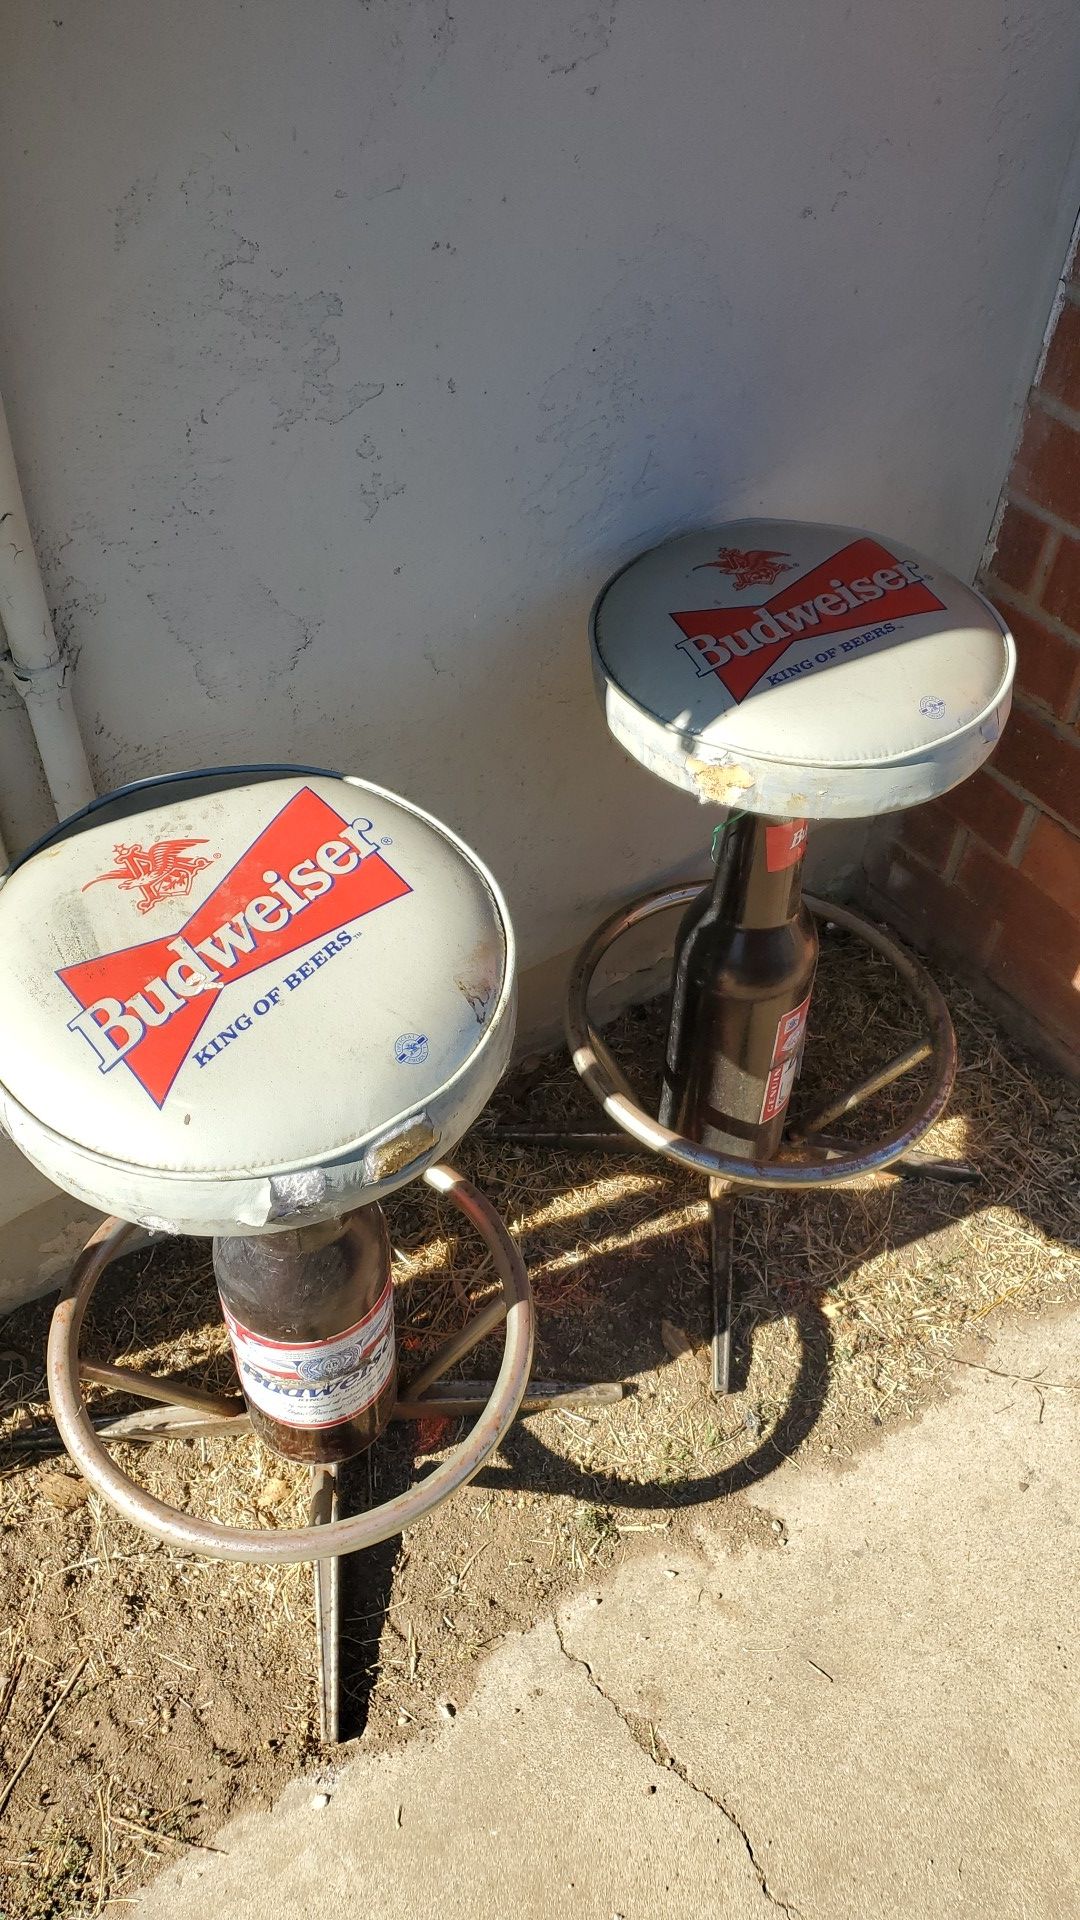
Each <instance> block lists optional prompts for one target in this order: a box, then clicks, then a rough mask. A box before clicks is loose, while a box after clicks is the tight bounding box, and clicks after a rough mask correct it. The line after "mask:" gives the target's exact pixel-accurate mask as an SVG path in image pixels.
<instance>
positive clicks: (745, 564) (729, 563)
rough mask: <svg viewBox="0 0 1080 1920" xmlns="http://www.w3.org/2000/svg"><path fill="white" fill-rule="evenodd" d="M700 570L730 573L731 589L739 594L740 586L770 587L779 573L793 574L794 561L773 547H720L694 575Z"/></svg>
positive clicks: (741, 589)
mask: <svg viewBox="0 0 1080 1920" xmlns="http://www.w3.org/2000/svg"><path fill="white" fill-rule="evenodd" d="M704 567H715V568H716V569H717V572H719V573H730V575H731V584H732V586H733V587H734V589H735V591H736V593H741V592H742V591H743V588H744V587H771V586H772V584H773V581H774V580H779V578H780V575H781V574H782V573H792V572H794V569H795V561H794V560H793V559H792V558H791V555H790V554H788V553H778V552H777V551H776V549H775V548H773V547H751V548H749V549H744V548H743V547H721V548H720V550H719V552H718V553H717V556H716V559H715V560H703V561H702V563H701V566H699V567H695V568H694V572H695V573H700V572H701V571H702V568H704Z"/></svg>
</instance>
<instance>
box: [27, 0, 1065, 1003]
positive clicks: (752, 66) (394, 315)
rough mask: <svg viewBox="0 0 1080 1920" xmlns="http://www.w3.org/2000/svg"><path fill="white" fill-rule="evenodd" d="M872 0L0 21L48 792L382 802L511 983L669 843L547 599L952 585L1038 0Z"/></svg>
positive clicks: (432, 6) (976, 474)
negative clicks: (58, 652) (642, 591)
mask: <svg viewBox="0 0 1080 1920" xmlns="http://www.w3.org/2000/svg"><path fill="white" fill-rule="evenodd" d="M913 5H914V12H912V10H911V8H908V9H907V10H905V12H904V13H903V14H902V15H901V14H898V13H897V11H896V10H895V9H891V8H889V7H887V6H885V4H884V0H874V3H873V4H872V5H871V7H870V8H869V10H863V11H862V12H861V13H860V12H858V11H856V13H855V14H854V15H853V14H852V13H851V11H850V8H849V7H848V5H847V0H822V4H821V6H820V7H819V8H818V10H817V12H816V14H815V18H814V23H813V29H812V30H811V29H810V27H809V25H808V23H807V22H806V21H805V20H803V19H802V17H801V16H798V17H797V16H796V14H793V13H792V12H791V10H790V9H783V8H781V9H780V10H777V9H775V8H772V9H769V8H765V9H761V8H758V9H753V8H750V9H742V10H738V9H736V10H734V11H731V10H729V11H728V13H726V14H725V15H724V16H723V18H721V17H720V16H719V15H718V14H717V13H716V11H715V9H709V8H703V7H701V6H699V5H696V4H693V5H692V4H689V0H685V3H684V0H678V4H676V5H675V6H673V7H670V8H663V9H657V8H652V7H648V6H646V5H645V4H643V0H608V4H607V5H603V4H601V5H598V6H591V5H583V4H581V0H550V4H547V5H545V6H544V7H543V8H541V9H535V10H533V11H531V12H530V11H529V10H522V9H507V8H505V7H501V6H499V5H497V4H495V0H478V5H477V7H476V8H475V9H473V10H461V9H457V10H454V9H453V8H452V6H450V5H448V4H447V0H379V3H378V4H377V5H370V6H367V5H355V4H351V3H347V0H317V3H316V7H315V10H314V11H313V12H312V14H311V16H310V24H309V25H307V26H306V30H305V32H304V33H303V34H298V33H297V31H296V14H295V9H294V8H293V7H291V6H290V5H288V4H287V0H265V5H264V6H262V7H261V8H260V14H259V31H258V33H257V34H254V33H253V32H252V31H251V14H250V10H248V9H245V8H244V7H243V6H242V5H241V4H240V0H218V4H216V5H215V6H213V7H211V6H210V5H209V4H207V0H196V4H195V10H194V12H193V13H192V12H190V11H187V12H185V11H179V12H176V13H166V14H160V13H159V14H158V15H155V16H153V17H151V16H150V15H149V14H145V15H144V14H140V13H139V12H138V10H135V11H134V12H132V10H131V9H130V8H128V7H127V6H125V5H124V4H123V0H101V3H100V5H99V7H98V8H96V9H95V10H94V15H93V18H92V19H91V18H90V17H89V16H87V17H86V18H83V17H82V15H79V14H71V15H70V17H65V24H64V27H63V30H62V31H61V30H58V29H55V28H53V27H52V25H51V22H50V21H49V19H48V18H47V17H46V16H44V15H43V16H42V17H41V18H40V19H38V18H37V17H36V16H34V18H33V19H28V24H27V28H26V32H25V34H22V35H21V36H20V37H19V40H18V42H17V44H13V45H12V47H11V49H10V50H9V59H8V62H7V65H6V68H5V71H4V73H3V74H2V75H0V86H3V87H4V89H5V94H6V100H5V112H4V114H3V116H2V117H0V165H3V167H4V170H5V178H6V179H7V180H8V181H9V183H10V185H11V189H12V190H11V191H10V192H9V194H8V195H7V196H6V199H5V205H4V208H3V209H2V210H0V246H2V248H3V256H4V261H5V273H4V276H3V279H2V282H0V342H2V351H3V364H2V365H0V380H2V382H3V384H4V386H5V389H6V390H7V392H8V398H9V401H10V409H11V414H12V425H13V431H14V434H15V438H16V442H17V446H18V451H19V457H20V463H21V466H22V468H23V471H24V477H25V482H26V488H27V493H28V497H29V500H30V504H31V510H32V512H33V514H34V518H35V523H36V525H37V526H38V527H39V528H40V529H41V530H42V534H43V544H44V546H45V549H46V571H47V575H48V585H49V589H50V597H51V601H52V604H54V605H55V606H57V607H58V609H60V611H61V622H62V625H63V628H64V631H65V634H66V637H67V640H68V644H69V645H70V647H71V648H72V651H73V655H74V654H75V653H77V669H76V671H75V674H74V685H75V697H76V702H77V705H78V709H79V713H80V716H81V718H82V721H83V724H84V727H85V731H86V736H87V741H88V745H89V748H90V751H91V753H92V756H93V760H94V766H95V771H96V773H97V776H98V778H99V779H100V780H101V781H102V782H103V783H106V784H115V783H117V782H120V781H122V780H125V779H129V778H132V777H136V776H144V775H147V774H150V773H153V772H155V771H159V770H161V768H162V767H163V766H166V765H167V766H173V765H177V764H181V763H184V762H186V763H187V764H205V763H206V762H208V761H214V760H224V759H230V760H244V759H249V758H250V759H264V758H270V759H280V758H282V757H290V756H291V757H295V758H296V759H298V760H305V759H306V760H310V761H312V762H314V763H316V764H338V765H341V766H344V767H348V768H349V769H350V770H355V771H356V772H358V773H361V774H363V775H366V776H367V777H369V778H372V779H374V780H375V781H377V782H380V783H382V784H385V785H387V786H390V787H392V788H393V787H395V786H396V787H399V788H401V789H403V790H405V791H406V792H408V793H409V794H410V795H412V796H413V797H415V799H416V800H417V801H418V802H419V803H420V804H422V805H426V806H428V807H430V808H431V809H432V810H433V811H435V812H436V813H439V814H441V815H442V816H443V817H445V818H446V819H448V820H449V821H451V822H452V823H453V825H454V826H455V827H456V828H458V829H459V830H460V831H461V832H462V833H464V835H465V836H466V837H467V838H468V839H470V840H472V842H473V843H474V844H475V845H476V846H477V847H478V849H479V850H480V851H481V852H482V853H483V854H484V855H485V857H486V858H487V859H488V860H489V861H490V862H491V864H492V866H493V867H494V868H495V870H496V871H497V872H498V874H499V876H500V879H501V880H502V881H503V882H504V884H505V885H506V887H507V890H508V893H509V897H510V902H511V906H512V909H513V912H514V916H515V920H516V923H517V927H518V932H519V935H520V944H521V952H522V959H523V963H524V964H525V965H529V964H532V963H535V962H539V961H541V960H544V959H546V958H547V957H548V956H550V955H552V954H554V953H556V952H560V951H564V950H565V949H567V948H569V947H571V946H572V945H573V944H574V943H575V942H576V940H577V939H578V938H579V937H581V936H582V935H583V934H584V932H585V931H586V930H587V929H588V927H589V925H590V924H592V923H593V922H594V921H595V920H596V919H597V918H599V917H600V914H601V912H602V911H603V910H604V909H605V908H606V907H607V906H609V905H612V904H614V902H615V901H616V900H617V899H619V898H621V897H625V896H626V895H628V894H630V893H632V892H634V891H636V890H639V889H642V888H644V887H646V886H648V885H649V884H650V883H652V882H653V881H654V880H658V879H659V878H660V877H662V876H667V875H669V874H670V873H671V872H673V871H675V870H676V869H681V870H686V868H687V866H688V864H690V863H692V862H693V861H694V860H695V859H697V858H699V857H701V855H702V853H703V849H704V840H703V832H704V828H703V825H702V819H703V816H702V813H701V811H700V810H699V808H698V807H697V805H696V803H695V801H694V799H693V797H692V796H686V797H685V798H684V797H682V796H680V795H679V794H677V793H676V792H674V791H669V790H666V789H664V788H662V787H661V785H660V783H659V782H657V781H655V780H653V779H651V778H650V777H649V776H648V775H647V774H646V773H644V772H643V771H642V770H640V769H639V768H636V767H634V766H631V765H630V764H629V763H628V762H627V760H626V758H625V756H624V755H623V754H622V753H621V752H620V751H619V750H618V748H617V747H615V746H614V745H613V743H612V742H611V740H610V738H609V737H608V735H607V733H606V731H605V728H604V725H603V720H602V717H601V715H600V713H599V711H598V709H597V707H596V705H595V703H594V700H593V695H592V691H591V687H590V683H589V675H588V666H587V659H586V653H585V640H584V626H585V619H586V616H587V611H588V607H589V604H590V602H591V600H592V597H593V595H594V593H595V591H596V589H597V587H598V586H599V585H600V583H601V581H602V580H603V578H604V577H605V575H606V574H607V573H608V572H609V571H610V570H612V569H613V568H614V567H615V566H617V565H618V564H620V563H621V562H622V561H624V560H625V559H627V558H628V557H629V556H630V555H631V554H632V553H633V552H635V551H637V550H639V549H640V548H641V547H643V546H645V545H647V544H649V543H650V542H652V541H654V540H656V539H658V538H662V537H664V536H666V535H668V534H670V533H674V532H677V531H678V530H679V529H681V528H682V527H685V526H688V525H692V524H700V523H702V522H705V521H707V520H709V519H710V518H712V517H716V516H721V515H724V514H728V513H733V512H745V511H753V510H758V509H761V510H766V511H770V512H773V513H789V514H793V515H800V514H806V515H813V514H818V515H833V516H835V517H837V518H839V519H848V520H853V521H856V522H858V521H870V522H871V523H874V524H879V525H880V526H881V527H882V528H883V529H886V530H888V531H892V532H895V534H896V535H897V536H898V537H906V538H908V539H910V540H911V542H912V543H913V544H914V545H916V546H923V547H927V548H930V549H932V550H933V551H935V552H936V553H938V554H939V555H940V557H941V558H942V560H943V561H945V562H946V563H951V564H953V565H955V566H957V567H958V568H959V569H960V570H961V571H965V570H970V569H971V567H972V566H973V565H974V562H975V560H976V558H977V556H978V552H979V548H980V545H981V542H982V539H983V536H984V534H985V531H986V526H987V523H988V520H989V515H990V510H991V504H992V501H993V499H994V497H995V496H996V492H997V490H998V485H999V481H1000V477H1001V474H1002V472H1003V470H1004V467H1005V464H1006V460H1007V456H1008V453H1009V450H1010V442H1011V436H1012V423H1013V419H1014V416H1015V409H1016V406H1017V404H1018V402H1019V400H1020V398H1021V396H1022V394H1023V390H1024V387H1025V384H1026V379H1027V375H1028V372H1029V371H1030V367H1031V365H1032V364H1033V361H1034V357H1035V353H1036V351H1037V343H1038V339H1039V335H1040V332H1041V327H1042V323H1043V320H1044V318H1045V313H1046V310H1047V307H1048V304H1049V299H1050V294H1051V289H1052V286H1053V282H1054V278H1055V275H1056V273H1057V270H1058V267H1059V265H1060V260H1061V256H1062V253H1063V251H1064V240H1065V230H1066V227H1067V225H1068V218H1069V212H1068V206H1067V202H1068V200H1069V197H1070V194H1071V193H1072V194H1073V197H1075V193H1074V191H1073V190H1074V187H1075V183H1076V179H1077V174H1076V160H1075V158H1074V157H1070V156H1073V154H1074V137H1075V134H1076V131H1077V122H1078V120H1080V103H1078V101H1077V98H1076V93H1075V88H1074V87H1073V86H1072V84H1071V75H1072V73H1073V72H1074V71H1075V67H1076V62H1077V59H1078V58H1080V20H1078V18H1077V16H1076V14H1075V10H1074V9H1072V8H1070V7H1069V5H1068V4H1067V0H1022V4H1021V5H1020V7H1019V10H1018V11H1017V9H1013V11H1012V12H1011V13H1010V15H1009V17H1008V19H1007V20H1002V19H997V18H995V20H993V21H991V22H989V23H988V21H987V19H986V16H985V9H983V8H981V7H980V6H979V5H978V4H977V0H957V5H956V6H955V7H954V8H951V9H947V10H944V11H943V10H942V9H940V8H939V7H935V6H933V5H932V4H931V0H913ZM117 44H122V45H123V48H124V59H123V62H122V63H121V62H118V61H117V60H116V59H115V47H116V45H117ZM883 72H887V73H888V75H889V85H888V87H887V88H884V87H882V85H881V80H880V76H881V74H882V73H883ZM1033 124H1037V126H1038V129H1039V137H1038V139H1037V140H1033V139H1032V138H1031V131H1030V130H1031V126H1032V125H1033ZM1078 151H1080V150H1078ZM1070 168H1072V172H1071V173H1070V172H1069V169H1070ZM883 449H886V450H887V457H883V451H882V450H883ZM20 721H21V716H20V714H19V713H18V712H17V711H16V712H13V713H11V714H10V715H7V714H5V715H4V716H3V727H4V728H5V729H6V730H10V731H15V730H16V729H17V727H18V725H19V724H20ZM4 738H5V740H6V732H5V736H4ZM5 751H6V749H5ZM21 784H22V782H21V779H20V785H21ZM43 806H44V802H43V799H42V796H41V794H40V792H38V791H36V790H35V791H34V792H33V793H29V791H28V796H27V799H26V801H25V803H24V801H23V799H22V798H21V797H20V799H19V801H18V804H17V806H16V807H15V808H14V812H15V813H17V814H18V819H17V821H14V822H12V821H9V818H8V814H7V812H5V811H4V803H3V802H2V800H0V815H2V816H3V824H4V825H5V826H8V825H11V824H14V825H15V826H16V827H17V829H18V832H19V834H20V835H22V834H24V833H25V831H26V827H27V825H28V824H29V822H30V818H31V816H34V817H36V816H37V815H38V814H40V812H41V810H42V807H43ZM37 823H38V824H39V825H41V826H43V825H44V824H45V820H44V819H43V818H42V819H40V820H38V822H37ZM848 857H849V854H848V853H845V854H844V855H843V856H842V858H843V859H846V858H848ZM834 870H835V869H834ZM568 874H569V875H571V876H572V877H571V878H570V880H569V881H568ZM827 879H828V873H827V872H826V873H825V874H824V875H823V876H822V880H823V881H826V880H827Z"/></svg>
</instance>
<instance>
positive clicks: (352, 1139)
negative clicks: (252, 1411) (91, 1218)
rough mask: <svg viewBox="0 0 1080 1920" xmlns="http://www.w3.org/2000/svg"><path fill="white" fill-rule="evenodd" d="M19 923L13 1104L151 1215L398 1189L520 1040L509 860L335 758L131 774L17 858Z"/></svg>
mask: <svg viewBox="0 0 1080 1920" xmlns="http://www.w3.org/2000/svg"><path fill="white" fill-rule="evenodd" d="M0 941H2V945H3V952H4V960H5V976H6V979H5V986H6V991H5V995H4V1005H3V1013H2V1017H0V1123H2V1125H3V1127H4V1128H5V1129H6V1131H7V1132H8V1133H9V1134H10V1135H11V1137H12V1138H13V1139H14V1140H15V1141H16V1142H17V1144H18V1145H19V1146H20V1147H21V1148H22V1150H23V1152H24V1153H25V1154H26V1156H27V1158H28V1159H30V1160H32V1161H33V1162H34V1164H35V1166H37V1167H39V1168H40V1169H41V1170H42V1172H43V1173H45V1174H47V1175H48V1176H49V1178H50V1179H52V1180H54V1181H55V1182H56V1183H57V1185H59V1186H61V1187H63V1188H65V1189H66V1190H67V1191H68V1192H69V1193H72V1194H74V1195H75V1196H76V1197H77V1198H79V1199H81V1200H85V1201H88V1202H89V1203H90V1204H91V1205H92V1206H95V1207H99V1208H101V1210H102V1211H103V1212H105V1213H115V1214H118V1215H120V1216H121V1217H122V1218H124V1219H127V1220H133V1221H137V1222H139V1223H141V1224H143V1225H145V1226H149V1227H159V1228H162V1229H169V1230H173V1231H180V1232H187V1233H204V1234H205V1233H215V1232H216V1233H237V1232H247V1231H258V1230H261V1229H272V1228H274V1227H277V1226H281V1227H288V1226H297V1225H299V1224H302V1223H304V1222H307V1221H311V1220H316V1219H321V1218H326V1217H329V1216H331V1215H333V1214H336V1213H340V1212H342V1211H343V1210H345V1209H346V1208H349V1207H354V1206H358V1205H361V1204H362V1203H364V1202H366V1201H368V1200H374V1199H377V1198H379V1197H380V1196H381V1195H383V1194H385V1193H387V1192H389V1191H390V1190H391V1189H392V1188H393V1187H395V1186H397V1185H400V1184H401V1183H402V1181H404V1180H407V1179H412V1178H414V1177H415V1176H416V1175H417V1174H418V1173H420V1172H422V1171H423V1170H424V1168H425V1167H426V1166H428V1165H429V1164H430V1163H431V1162H432V1161H433V1160H434V1159H435V1158H436V1157H437V1156H438V1155H440V1154H442V1153H444V1152H446V1151H447V1150H448V1149H449V1148H450V1147H451V1146H452V1145H453V1144H454V1142H455V1141H456V1140H457V1139H459V1138H460V1136H461V1134H462V1133H464V1131H465V1130H466V1128H467V1127H468V1126H469V1125H470V1123H471V1122H472V1120H473V1119H474V1118H475V1117H476V1115H477V1113H478V1112H479V1111H480V1109H481V1108H482V1107H483V1106H484V1104H485V1102H486V1101H487V1099H488V1097H489V1096H490V1094H491V1092H492V1090H493V1088H494V1087H495V1085H496V1084H497V1082H498V1080H499V1078H500V1076H501V1074H502V1072H503V1069H504V1067H505V1065H506V1061H507V1059H508V1056H509V1051H510V1046H511V1043H512V1039H513V1027H514V951H513V935H512V932H511V927H510V920H509V916H508V914H507V910H506V906H505V903H504V902H503V899H502V896H501V895H500V893H499V890H498V888H497V887H496V885H495V882H494V881H493V880H492V878H491V876H490V874H489V873H488V872H487V871H486V869H485V868H484V867H483V866H482V865H481V863H480V861H479V860H478V859H477V858H476V856H475V855H474V854H472V853H471V852H470V851H469V849H468V848H467V847H466V846H465V845H464V844H463V843H462V842H461V841H460V840H459V839H457V837H456V836H455V835H454V834H453V833H451V832H449V830H448V829H447V828H446V827H443V826H441V825H440V824H439V823H438V822H437V821H436V820H433V819H431V817H430V816H429V815H427V814H425V813H422V812H421V811H420V809H419V808H417V807H414V806H411V805H410V804H409V803H408V802H407V801H405V800H401V799H398V798H396V797H395V796H394V795H393V794H389V793H386V792H384V791H383V790H382V789H381V788H379V787H375V786H371V785H369V784H368V783H367V782H365V781H362V780H357V779H351V778H347V777H340V776H338V775H336V774H327V773H322V772H316V771H313V772H309V771H306V770H303V769H300V770H293V769H282V768H276V769H258V768H246V769H245V768H241V769H230V770H226V771H215V772H210V773H202V774H193V775H179V776H173V777H170V778H167V779H163V780H158V781H150V782H144V783H141V784H140V785H138V786H136V787H132V788H128V789H124V790H121V791H119V792H117V793H115V794H111V795H109V796H107V797H106V798H105V799H104V800H101V801H99V802H97V803H95V805H94V806H92V807H91V808H89V809H88V810H87V811H86V812H85V813H83V814H80V815H77V816H75V817H74V818H73V819H72V820H70V821H68V822H66V823H65V824H64V825H63V826H61V827H60V828H58V829H57V830H56V831H55V832H54V833H53V834H52V835H51V836H50V837H49V838H48V839H47V840H46V841H45V842H44V843H42V844H41V845H39V846H38V847H37V848H36V849H34V850H33V851H32V852H31V853H30V854H29V855H28V856H27V857H26V858H24V859H23V860H22V861H21V862H19V863H18V864H17V865H16V866H15V867H14V868H13V870H12V871H10V872H9V873H8V874H7V875H6V876H5V878H4V880H3V882H2V884H0Z"/></svg>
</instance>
